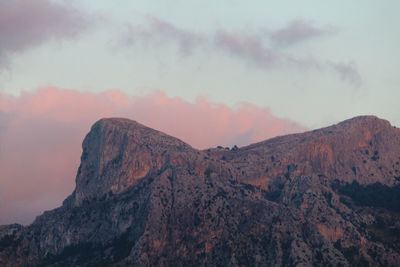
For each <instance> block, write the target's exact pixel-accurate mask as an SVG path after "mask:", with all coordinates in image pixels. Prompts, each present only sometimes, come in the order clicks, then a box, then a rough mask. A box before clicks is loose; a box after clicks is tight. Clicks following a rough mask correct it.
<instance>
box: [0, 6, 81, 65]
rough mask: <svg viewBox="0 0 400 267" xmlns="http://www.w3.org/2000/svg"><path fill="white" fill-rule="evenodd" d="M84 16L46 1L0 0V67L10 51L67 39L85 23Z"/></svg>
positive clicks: (69, 7) (16, 51) (67, 7)
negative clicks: (53, 40)
mask: <svg viewBox="0 0 400 267" xmlns="http://www.w3.org/2000/svg"><path fill="white" fill-rule="evenodd" d="M87 16H88V15H86V14H83V13H82V12H81V11H79V10H77V9H75V8H73V7H72V6H71V5H67V4H61V3H58V2H54V1H50V0H34V1H24V0H7V1H0V36H1V41H0V69H1V68H2V67H3V68H4V67H6V64H7V63H8V60H9V56H10V55H11V54H15V53H19V52H22V51H24V50H26V49H28V48H31V47H33V46H36V45H40V44H41V43H43V42H45V41H48V40H50V39H57V40H61V39H64V38H71V37H74V36H76V35H77V34H79V33H80V32H81V31H82V30H83V29H85V28H86V27H87V26H88V25H89V19H88V17H87Z"/></svg>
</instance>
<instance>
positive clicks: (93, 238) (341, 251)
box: [0, 117, 400, 266]
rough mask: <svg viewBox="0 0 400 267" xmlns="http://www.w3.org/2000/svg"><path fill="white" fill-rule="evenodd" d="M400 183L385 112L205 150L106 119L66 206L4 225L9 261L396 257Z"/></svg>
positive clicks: (393, 261)
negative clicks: (26, 221)
mask: <svg viewBox="0 0 400 267" xmlns="http://www.w3.org/2000/svg"><path fill="white" fill-rule="evenodd" d="M399 183H400V130H399V129H396V128H394V127H392V126H391V125H390V124H389V123H388V122H387V121H384V120H380V119H378V118H376V117H357V118H354V119H351V120H348V121H345V122H342V123H339V124H337V125H334V126H331V127H327V128H324V129H320V130H315V131H312V132H307V133H302V134H295V135H289V136H282V137H277V138H274V139H271V140H267V141H264V142H261V143H257V144H253V145H250V146H247V147H243V148H239V149H224V148H213V149H208V150H204V151H199V150H196V149H194V148H192V147H190V146H189V145H187V144H185V143H183V142H182V141H180V140H178V139H176V138H173V137H170V136H168V135H165V134H163V133H160V132H158V131H155V130H152V129H149V128H147V127H145V126H143V125H140V124H139V123H136V122H134V121H130V120H126V119H103V120H100V121H98V122H97V123H96V124H94V126H93V127H92V129H91V131H90V132H89V134H88V135H87V136H86V138H85V140H84V142H83V153H82V157H81V165H80V167H79V170H78V173H77V178H76V189H75V190H74V192H73V193H72V194H71V196H69V197H68V198H67V199H66V200H65V201H64V203H63V206H61V207H60V208H57V209H55V210H52V211H49V212H45V213H44V214H43V215H41V216H39V217H38V218H37V219H36V220H35V222H34V223H33V224H32V225H30V226H27V227H22V226H19V225H9V226H2V227H0V266H99V265H106V266H108V265H111V266H112V265H115V266H132V265H138V266H139V265H144V266H148V265H150V266H310V265H315V266H327V265H329V264H331V265H333V266H339V265H340V266H350V265H366V266H368V265H370V266H376V265H381V266H396V265H398V263H399V262H400V223H399V222H400V215H399V214H400V185H399Z"/></svg>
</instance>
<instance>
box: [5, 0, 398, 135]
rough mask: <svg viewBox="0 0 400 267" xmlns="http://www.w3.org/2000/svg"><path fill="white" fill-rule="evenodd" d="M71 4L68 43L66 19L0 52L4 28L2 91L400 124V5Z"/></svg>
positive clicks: (313, 122) (231, 0)
mask: <svg viewBox="0 0 400 267" xmlns="http://www.w3.org/2000/svg"><path fill="white" fill-rule="evenodd" d="M11 2H24V1H11ZM31 2H41V3H42V4H43V5H46V4H47V5H50V4H49V3H50V2H49V1H31ZM64 2H65V3H64V4H62V3H63V1H57V2H54V3H61V4H59V5H63V6H67V7H68V8H65V11H66V12H69V13H73V12H75V13H77V14H78V15H77V18H78V19H81V21H78V22H77V23H76V24H75V25H72V26H73V27H75V28H74V33H73V34H70V32H67V33H66V34H64V35H63V33H62V31H63V30H64V29H63V27H64V28H68V27H70V26H71V25H69V24H68V23H70V22H69V21H68V20H67V19H66V22H65V23H64V24H61V25H60V28H61V29H56V28H49V30H48V34H46V35H43V36H42V37H41V39H40V38H38V40H35V41H31V40H29V39H27V40H26V42H27V44H26V45H24V46H21V48H19V49H14V50H12V49H10V48H9V47H7V46H5V47H3V46H2V45H1V42H2V41H1V40H2V39H3V38H8V36H7V35H5V34H1V31H2V30H4V29H2V27H1V26H0V34H1V35H0V38H1V39H0V59H3V60H0V62H2V61H6V63H3V64H2V65H0V88H1V90H2V91H3V92H6V93H10V94H14V95H18V94H19V93H20V92H21V90H25V91H34V90H37V89H38V88H39V87H41V86H47V85H53V86H57V87H61V88H68V89H74V90H80V91H91V92H101V91H104V90H107V89H120V90H122V91H124V92H126V93H127V94H129V95H146V94H148V93H151V92H154V91H156V90H161V91H163V92H165V93H166V94H167V95H168V96H171V97H174V96H179V97H181V98H183V99H186V100H188V101H194V100H195V99H196V97H198V96H201V97H206V98H208V99H211V100H212V101H215V102H218V103H224V104H227V105H230V106H235V105H236V104H237V103H240V102H249V103H252V104H255V105H258V106H261V107H267V108H270V109H271V110H272V112H274V113H275V114H276V115H278V116H280V117H284V118H288V119H291V120H294V121H296V122H298V123H300V124H302V125H304V126H305V127H308V128H315V127H319V126H325V125H328V124H331V123H334V122H338V121H341V120H344V119H346V118H349V117H353V116H356V115H360V114H375V115H378V116H380V117H382V118H386V119H388V120H390V121H391V122H392V123H394V124H397V125H400V112H399V111H400V108H398V103H397V102H398V98H399V97H400V90H399V88H398V85H399V84H400V75H399V74H398V72H399V70H400V60H399V53H398V48H399V47H400V30H399V27H398V25H400V21H399V20H400V19H399V16H398V10H400V2H399V1H395V0H393V1H388V0H383V1H372V0H371V1H364V0H363V1H361V0H360V1H316V0H315V1H312V0H308V1H279V3H278V1H264V0H263V1H261V0H260V1H239V0H225V1H222V0H221V1H195V0H164V1H127V0H125V1H124V0H115V1H106V0H83V1H78V0H75V1H64ZM54 3H53V7H52V8H54V6H55V5H56V4H54ZM2 5H4V4H0V9H1V8H2ZM3 9H7V7H5V8H4V7H3ZM38 12H39V11H38ZM40 12H42V11H40ZM45 12H52V10H51V8H48V9H46V10H45ZM0 13H1V11H0ZM75 15H76V14H75ZM42 16H43V14H42ZM44 16H45V15H44ZM59 16H63V15H62V14H59ZM65 17H67V15H65ZM20 19H21V20H23V19H24V18H20ZM73 19H75V20H77V19H76V18H73ZM54 20H57V18H53V19H52V20H49V21H48V23H50V24H51V23H53V21H54ZM15 23H18V21H16V22H15ZM31 23H32V24H34V23H35V21H34V18H32V22H31ZM47 26H49V25H47ZM47 26H46V25H41V27H42V28H41V29H43V31H44V30H46V27H47ZM72 26H71V27H72ZM6 27H7V26H6ZM10 27H11V26H10ZM38 27H39V26H38ZM32 28H34V26H32ZM6 30H7V29H6ZM15 31H16V32H15V33H14V34H15V36H13V37H14V38H16V39H17V41H18V40H19V39H18V38H17V37H18V36H17V35H18V31H19V28H18V27H16V29H15ZM20 32H21V31H20ZM60 32H61V33H60ZM6 33H7V31H6ZM13 37H11V38H13ZM3 40H4V39H3ZM21 42H22V41H21ZM2 50H3V51H2Z"/></svg>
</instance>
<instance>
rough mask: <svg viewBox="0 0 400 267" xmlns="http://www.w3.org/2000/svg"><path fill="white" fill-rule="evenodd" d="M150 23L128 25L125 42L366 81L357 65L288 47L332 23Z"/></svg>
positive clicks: (319, 33)
mask: <svg viewBox="0 0 400 267" xmlns="http://www.w3.org/2000/svg"><path fill="white" fill-rule="evenodd" d="M146 22H147V25H146V26H143V25H141V26H138V25H136V26H133V25H128V29H127V32H126V33H125V34H124V36H123V43H124V44H125V45H128V46H130V45H134V44H136V43H145V44H146V45H152V46H155V47H157V46H165V45H166V44H175V45H177V46H178V48H179V49H178V50H179V52H180V54H181V55H183V56H190V55H191V54H192V52H193V51H195V50H196V49H199V48H208V49H203V50H204V51H203V52H205V53H206V52H209V51H210V48H211V49H214V50H216V51H218V52H223V53H225V54H228V55H230V56H232V57H234V58H237V59H239V60H243V61H244V62H246V63H247V64H251V65H253V66H255V67H257V68H260V69H266V70H268V69H271V68H293V67H294V68H296V70H310V69H311V70H316V71H333V72H334V73H336V74H338V75H339V77H340V78H341V80H342V81H344V82H347V83H349V84H350V85H353V86H358V85H360V84H361V83H362V78H361V75H360V73H359V72H358V70H357V68H356V65H355V64H348V63H344V62H340V61H339V62H338V61H333V60H324V59H318V58H312V57H310V56H304V55H301V54H293V53H294V52H293V51H292V52H291V53H290V52H288V51H287V50H285V47H287V46H289V45H296V44H298V43H300V42H303V41H306V40H309V39H312V38H316V37H321V36H323V35H329V34H333V33H335V32H336V31H335V29H334V28H333V27H331V26H327V27H317V26H315V25H314V24H313V23H312V22H310V21H306V20H300V19H298V20H294V21H291V22H290V23H289V24H288V25H287V26H285V27H284V28H282V29H278V30H276V31H265V30H263V29H259V30H257V31H256V33H252V32H249V31H246V32H244V31H240V30H231V31H227V30H224V29H218V30H216V31H215V32H213V33H210V34H204V33H199V32H194V31H190V30H187V29H183V28H180V27H177V26H175V25H173V24H172V23H169V22H167V21H164V20H162V19H160V18H156V17H151V16H148V17H147V19H146ZM280 46H283V47H280Z"/></svg>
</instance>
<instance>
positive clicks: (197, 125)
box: [0, 87, 303, 224]
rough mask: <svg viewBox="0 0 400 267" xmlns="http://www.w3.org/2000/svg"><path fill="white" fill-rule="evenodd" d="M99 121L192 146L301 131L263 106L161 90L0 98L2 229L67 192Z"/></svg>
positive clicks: (54, 91)
mask: <svg viewBox="0 0 400 267" xmlns="http://www.w3.org/2000/svg"><path fill="white" fill-rule="evenodd" d="M102 117H126V118H130V119H133V120H137V121H138V122H141V123H143V124H145V125H147V126H149V127H152V128H155V129H158V130H161V131H163V132H166V133H168V134H171V135H173V136H176V137H178V138H181V139H182V140H184V141H186V142H188V143H189V144H191V145H193V146H194V147H198V148H207V147H213V146H217V145H223V146H232V145H234V144H237V145H239V146H240V145H245V144H249V143H252V142H256V141H260V140H263V139H266V138H269V137H273V136H276V135H281V134H286V133H292V132H298V131H302V130H303V127H301V126H299V125H298V124H296V123H294V122H292V121H289V120H286V119H282V118H278V117H276V116H275V115H274V114H273V113H272V112H271V111H270V110H269V109H268V108H261V107H257V106H255V105H252V104H240V105H238V106H237V107H236V108H231V107H229V106H226V105H224V104H219V103H214V102H212V101H209V100H207V99H204V98H199V99H197V100H196V101H195V102H194V103H192V102H188V101H185V100H183V99H181V98H172V97H168V96H167V95H165V94H164V93H163V92H156V93H153V94H150V95H145V96H129V95H126V94H124V93H122V92H121V91H118V90H110V91H105V92H103V93H88V92H78V91H75V90H64V89H59V88H55V87H47V88H42V89H40V90H38V91H36V92H23V93H22V94H21V95H20V96H18V97H13V96H10V95H7V94H1V93H0V224H4V223H11V222H22V223H27V222H30V221H31V220H32V219H33V218H34V216H35V215H38V214H39V213H40V212H42V211H43V210H46V209H51V208H54V207H56V206H57V205H59V204H61V201H62V200H63V199H64V198H65V197H66V196H67V195H68V194H70V193H71V192H72V190H73V187H74V179H75V173H76V170H77V168H78V165H79V159H80V153H81V143H82V140H83V138H84V136H85V134H86V133H87V132H88V131H89V129H90V126H91V125H92V124H93V123H94V122H95V121H96V120H98V119H100V118H102Z"/></svg>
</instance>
